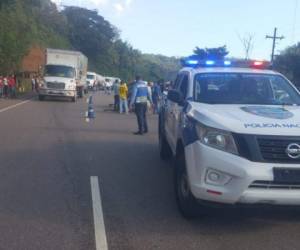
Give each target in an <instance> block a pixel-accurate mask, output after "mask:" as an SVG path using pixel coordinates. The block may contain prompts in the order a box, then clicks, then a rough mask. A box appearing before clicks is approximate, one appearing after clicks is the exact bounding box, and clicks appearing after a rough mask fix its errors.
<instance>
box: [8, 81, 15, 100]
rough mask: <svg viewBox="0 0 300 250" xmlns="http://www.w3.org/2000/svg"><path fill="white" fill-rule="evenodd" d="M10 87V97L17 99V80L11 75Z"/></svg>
mask: <svg viewBox="0 0 300 250" xmlns="http://www.w3.org/2000/svg"><path fill="white" fill-rule="evenodd" d="M8 86H9V95H10V97H11V98H15V97H16V80H15V76H14V75H11V76H10V77H9V78H8Z"/></svg>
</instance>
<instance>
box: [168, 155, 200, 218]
mask: <svg viewBox="0 0 300 250" xmlns="http://www.w3.org/2000/svg"><path fill="white" fill-rule="evenodd" d="M174 164H175V192H176V200H177V205H178V208H179V211H180V213H181V214H182V216H183V217H184V218H186V219H193V218H195V217H196V216H197V215H198V214H199V210H200V205H199V204H198V202H197V200H196V198H195V197H194V195H193V194H192V192H191V189H190V185H189V181H188V175H187V171H186V163H185V156H184V152H180V153H178V154H177V155H176V157H175V162H174Z"/></svg>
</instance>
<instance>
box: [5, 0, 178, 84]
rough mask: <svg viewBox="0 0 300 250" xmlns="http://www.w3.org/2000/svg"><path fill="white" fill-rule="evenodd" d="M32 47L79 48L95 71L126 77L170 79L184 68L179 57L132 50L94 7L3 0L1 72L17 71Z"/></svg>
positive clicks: (45, 1) (128, 78)
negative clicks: (63, 6) (62, 8)
mask: <svg viewBox="0 0 300 250" xmlns="http://www.w3.org/2000/svg"><path fill="white" fill-rule="evenodd" d="M32 46H42V47H51V48H57V49H72V50H79V51H81V52H83V53H84V54H85V55H86V56H87V57H88V58H89V68H90V70H91V71H96V72H99V73H100V74H103V75H110V76H119V77H121V78H122V79H125V80H131V79H133V78H134V76H135V75H136V74H141V75H143V76H144V77H145V79H147V80H152V81H155V80H159V79H166V80H167V79H170V78H172V77H173V76H174V75H175V74H176V71H177V70H178V69H179V67H180V64H179V59H178V58H175V57H166V56H163V55H152V54H143V53H142V52H140V51H139V50H137V49H134V48H133V47H132V46H131V45H130V44H128V43H127V42H125V41H123V40H121V38H120V31H119V30H118V29H117V28H116V27H114V26H113V25H112V24H111V23H109V22H108V21H106V20H105V19H104V18H103V17H102V16H100V15H99V14H98V13H97V12H96V11H93V10H87V9H84V8H79V7H66V8H65V9H64V10H62V11H58V9H57V7H56V5H55V4H53V3H52V2H51V1H50V0H1V2H0V73H2V74H10V73H15V72H18V70H19V68H20V63H21V60H22V58H23V57H24V56H25V55H26V54H27V53H28V51H29V49H30V48H31V47H32Z"/></svg>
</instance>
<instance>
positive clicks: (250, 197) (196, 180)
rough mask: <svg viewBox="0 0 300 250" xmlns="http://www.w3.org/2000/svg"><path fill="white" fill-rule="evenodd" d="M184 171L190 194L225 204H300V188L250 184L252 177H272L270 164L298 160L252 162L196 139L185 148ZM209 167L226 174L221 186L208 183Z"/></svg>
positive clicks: (295, 165)
mask: <svg viewBox="0 0 300 250" xmlns="http://www.w3.org/2000/svg"><path fill="white" fill-rule="evenodd" d="M185 155H186V165H187V173H188V176H189V181H190V187H191V191H192V193H193V195H194V196H195V197H196V198H197V199H199V200H205V201H210V202H217V203H225V204H238V203H243V204H272V205H300V189H287V188H285V189H284V188H283V189H280V188H276V189H270V188H261V187H254V188H253V187H250V185H251V184H253V183H254V182H255V181H270V182H272V181H273V180H274V176H273V168H274V167H280V168H285V167H286V168H296V169H300V164H273V163H271V164H270V163H257V162H251V161H249V160H247V159H244V158H241V157H239V156H236V155H233V154H229V153H226V152H223V151H220V150H216V149H214V148H211V147H207V146H205V145H203V144H201V143H200V142H199V141H198V142H195V143H193V144H191V145H189V146H187V147H186V148H185ZM208 170H217V171H219V172H221V173H224V174H226V175H229V176H230V177H231V180H230V181H229V182H228V183H226V184H225V185H222V186H216V185H212V184H208V183H207V181H206V175H207V171H208Z"/></svg>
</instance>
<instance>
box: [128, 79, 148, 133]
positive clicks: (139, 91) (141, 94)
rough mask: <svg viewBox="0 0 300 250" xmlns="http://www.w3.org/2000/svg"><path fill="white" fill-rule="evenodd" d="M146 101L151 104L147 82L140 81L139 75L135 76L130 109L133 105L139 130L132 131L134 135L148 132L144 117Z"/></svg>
mask: <svg viewBox="0 0 300 250" xmlns="http://www.w3.org/2000/svg"><path fill="white" fill-rule="evenodd" d="M148 101H149V102H150V104H151V105H153V102H152V96H151V91H150V90H149V88H148V86H147V83H146V82H144V81H142V78H141V77H140V76H137V77H136V82H135V86H134V88H133V92H132V96H131V101H130V109H131V110H132V109H133V106H134V109H135V114H136V117H137V122H138V127H139V130H138V131H137V132H136V133H134V134H135V135H143V134H145V133H148V123H147V117H146V113H147V104H148Z"/></svg>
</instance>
